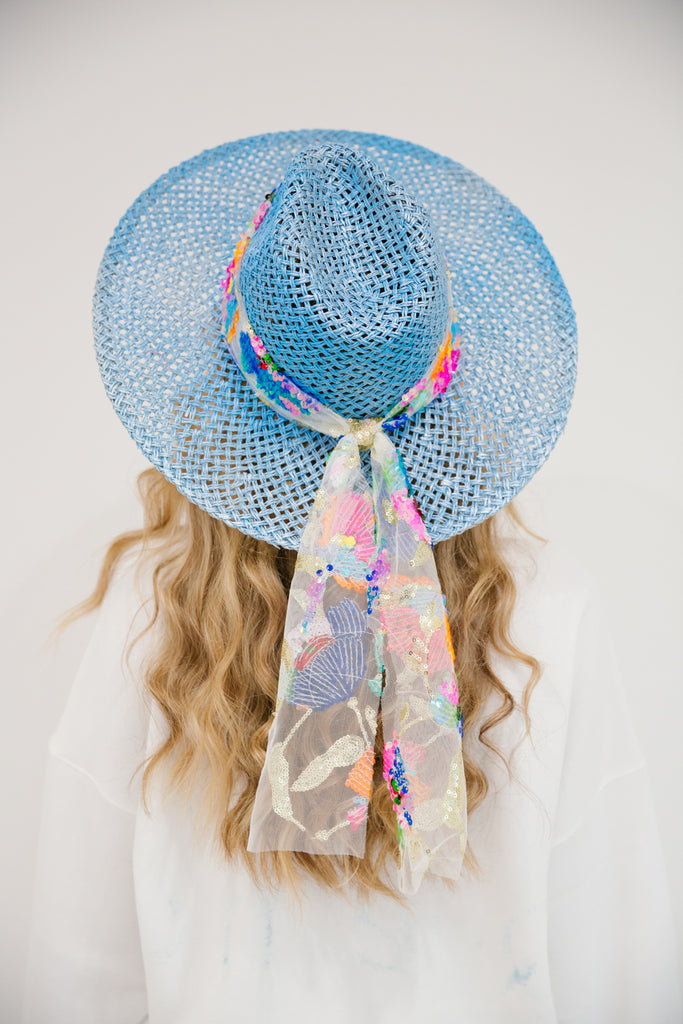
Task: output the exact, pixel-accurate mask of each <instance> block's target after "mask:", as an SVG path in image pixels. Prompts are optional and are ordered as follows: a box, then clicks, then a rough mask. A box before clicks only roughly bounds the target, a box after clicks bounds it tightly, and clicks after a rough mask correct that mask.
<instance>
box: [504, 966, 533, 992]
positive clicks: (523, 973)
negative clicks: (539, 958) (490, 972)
mask: <svg viewBox="0 0 683 1024" xmlns="http://www.w3.org/2000/svg"><path fill="white" fill-rule="evenodd" d="M535 970H536V964H529V966H528V967H525V968H523V969H522V970H520V968H519V967H515V968H514V970H513V971H512V972H511V974H510V977H509V978H508V988H513V987H514V986H516V985H527V984H528V983H529V982H530V981H531V978H532V977H533V974H534V971H535Z"/></svg>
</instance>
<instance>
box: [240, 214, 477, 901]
mask: <svg viewBox="0 0 683 1024" xmlns="http://www.w3.org/2000/svg"><path fill="white" fill-rule="evenodd" d="M271 198H272V196H271V197H268V198H267V199H266V202H265V203H263V204H262V205H261V207H260V208H259V210H258V211H257V214H256V216H255V218H254V222H253V225H252V226H250V229H249V230H248V231H247V232H246V233H245V235H243V236H242V238H241V239H240V242H239V244H238V247H237V250H236V253H235V256H234V257H233V260H232V262H231V264H230V266H229V267H228V272H227V277H226V281H225V282H224V286H225V298H224V303H223V315H224V329H225V338H226V342H227V345H228V348H229V350H230V353H231V355H232V356H233V358H234V360H235V363H236V364H237V366H238V368H239V370H240V372H241V373H242V374H243V376H244V377H245V379H246V381H247V382H248V383H249V384H250V386H251V387H252V388H253V389H254V391H255V392H256V394H257V395H258V396H259V398H260V399H261V400H262V401H263V402H264V403H265V404H266V405H268V406H269V407H270V408H271V409H274V410H275V411H276V412H277V413H279V414H280V415H282V416H285V417H286V418H288V419H292V420H295V421H296V422H297V423H299V424H300V425H302V426H306V427H309V428H311V429H315V430H320V431H322V432H323V433H326V434H329V435H331V436H333V437H337V438H340V440H339V442H338V444H337V445H336V447H335V449H334V450H333V452H332V454H331V455H330V458H329V461H328V463H327V466H326V469H325V473H324V475H323V479H322V482H321V486H320V489H319V491H318V493H317V495H316V498H315V500H314V502H313V505H312V508H311V512H310V514H309V517H308V520H307V523H306V526H305V528H304V532H303V535H302V539H301V544H300V547H299V553H298V558H297V563H296V568H295V572H294V577H293V579H292V584H291V587H290V595H289V603H288V608H287V616H286V622H285V633H284V638H283V643H282V658H281V666H280V676H279V683H278V696H277V703H276V709H275V716H274V719H273V722H272V725H271V728H270V732H269V737H268V748H267V752H266V762H265V766H264V769H263V772H262V774H261V778H260V781H259V785H258V789H257V793H256V797H255V801H254V808H253V813H252V820H251V830H250V835H249V845H248V848H249V850H250V851H251V852H264V851H268V850H298V851H304V852H307V853H314V854H315V853H317V854H327V855H336V854H350V855H353V856H357V857H362V856H363V853H364V849H365V829H366V819H367V809H368V804H369V799H370V795H371V790H372V784H373V775H374V772H375V732H376V723H377V711H378V707H379V703H380V698H381V708H382V725H383V734H384V746H383V756H382V765H381V766H378V768H381V773H382V775H383V777H384V779H385V781H386V783H387V785H388V787H389V791H390V794H391V798H392V802H393V804H394V808H395V811H396V820H397V830H398V840H399V884H400V887H401V889H402V890H403V891H404V892H408V893H410V892H414V891H415V890H416V889H417V888H418V887H419V885H420V882H421V880H422V878H423V877H424V874H425V872H426V871H428V870H431V871H432V872H433V873H435V874H438V875H443V876H446V877H451V878H457V877H458V875H459V873H460V868H461V864H462V858H463V854H464V849H465V842H466V813H465V774H464V767H463V760H462V714H461V710H460V704H459V693H458V681H457V676H456V674H455V670H454V665H453V646H452V643H451V638H450V632H449V627H448V619H447V615H446V611H445V600H444V597H443V595H442V593H441V587H440V584H439V580H438V575H437V571H436V564H435V561H434V555H433V552H432V547H431V543H430V540H429V536H428V534H427V531H426V528H425V525H424V522H423V520H422V517H421V516H420V513H419V511H418V509H417V506H416V504H415V500H414V498H413V495H412V491H411V488H410V485H409V482H408V479H407V476H406V471H405V467H404V465H403V462H402V460H401V457H400V454H399V452H398V451H397V449H396V448H395V447H394V445H393V444H392V442H391V441H390V439H389V437H388V436H387V433H386V431H387V430H389V431H390V430H392V429H395V428H396V427H397V426H398V425H399V424H400V423H402V422H404V421H405V420H407V419H408V418H409V417H411V416H413V415H414V414H415V413H416V412H418V411H419V410H420V409H422V408H424V407H425V406H426V405H427V404H428V403H429V402H431V401H433V400H434V399H435V398H436V397H438V396H439V395H441V394H442V393H443V392H444V391H445V390H446V388H447V387H448V385H449V384H450V381H451V379H452V376H453V373H454V372H455V369H456V366H457V362H458V355H459V342H460V339H459V335H458V334H457V333H456V330H455V319H453V322H452V324H451V326H450V327H449V329H448V331H447V332H446V335H445V337H444V340H443V342H442V344H441V346H440V348H439V352H438V354H437V357H436V359H435V360H434V362H433V364H432V366H431V367H430V369H429V370H428V371H427V373H426V374H425V375H424V377H422V378H421V379H420V380H419V381H418V382H417V384H415V385H414V386H413V387H412V388H410V389H409V391H407V392H406V393H405V394H404V395H403V396H402V397H401V399H400V400H399V401H398V402H397V403H396V404H395V405H394V406H393V407H392V408H391V409H390V410H389V412H388V413H387V414H386V415H385V416H384V417H381V418H379V419H370V418H369V419H365V420H352V419H347V418H346V417H343V416H341V415H339V414H338V413H336V412H335V411H334V410H332V409H329V408H328V407H326V406H325V405H323V404H322V403H321V402H320V401H319V400H318V399H317V398H315V397H313V396H311V395H309V394H307V393H306V392H305V391H304V390H303V389H302V388H301V387H300V386H299V385H298V384H297V383H296V382H295V381H294V380H293V379H292V378H290V377H288V375H287V374H286V373H284V372H283V371H282V370H280V368H279V367H278V366H277V365H276V363H275V362H274V360H273V359H272V358H271V356H270V355H269V353H268V352H267V351H266V349H265V346H264V345H263V342H262V341H261V339H260V338H259V337H258V335H257V334H256V333H255V331H254V330H253V328H252V326H251V324H250V323H249V320H248V317H247V315H246V311H245V309H244V304H243V302H242V297H241V294H240V291H239V264H240V261H241V258H242V256H243V254H244V251H245V250H246V247H247V245H248V244H249V241H250V239H251V237H253V234H254V231H255V230H256V229H257V228H258V225H259V224H260V223H261V222H262V220H263V218H264V217H265V216H266V214H267V212H268V209H269V208H270V199H271ZM361 448H369V450H370V456H371V466H372V487H370V485H369V484H368V481H367V480H366V478H365V475H364V473H363V470H362V467H361V459H360V449H361Z"/></svg>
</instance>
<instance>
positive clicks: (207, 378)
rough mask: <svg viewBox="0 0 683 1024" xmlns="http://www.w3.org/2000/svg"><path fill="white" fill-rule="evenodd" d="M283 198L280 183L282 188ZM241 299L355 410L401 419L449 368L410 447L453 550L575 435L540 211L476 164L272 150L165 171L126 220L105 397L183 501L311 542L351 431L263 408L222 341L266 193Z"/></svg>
mask: <svg viewBox="0 0 683 1024" xmlns="http://www.w3.org/2000/svg"><path fill="white" fill-rule="evenodd" d="M278 186H279V187H278ZM276 187H277V194H276V196H275V199H274V202H273V205H272V208H271V210H270V212H269V215H268V217H267V218H266V219H265V220H264V222H263V224H262V225H261V227H260V228H259V230H258V231H257V232H256V234H255V235H254V238H253V241H252V242H251V244H250V245H249V246H248V248H247V250H246V252H245V255H244V257H243V260H242V265H241V269H240V286H241V291H242V296H243V300H244V305H245V308H246V312H247V314H248V317H249V320H250V321H251V324H252V325H253V327H254V329H255V330H256V331H257V333H258V335H259V337H261V338H262V340H263V342H264V344H265V347H266V349H267V350H268V352H269V353H270V354H271V355H272V356H273V358H274V359H275V361H276V363H277V364H278V365H279V366H280V367H281V368H282V369H283V371H285V372H286V373H287V374H288V375H289V376H290V377H292V378H294V379H295V380H296V382H297V383H298V384H300V385H301V387H302V388H303V389H304V390H305V391H306V392H308V393H310V394H313V395H315V396H316V397H317V398H319V399H320V400H321V401H322V402H323V403H325V405H327V406H329V407H331V408H332V409H334V410H336V411H337V412H339V413H340V414H341V415H343V416H348V417H357V418H363V417H366V416H381V415H382V414H383V413H385V412H386V411H387V410H388V409H389V408H390V407H391V406H393V405H394V404H395V403H396V402H397V401H398V400H399V398H400V397H401V395H402V394H403V393H404V392H405V391H406V389H408V388H410V387H411V385H412V384H414V383H415V382H416V381H418V380H419V378H420V377H421V376H422V375H423V374H424V373H425V370H426V369H427V368H428V367H429V366H430V364H431V363H432V361H433V359H434V356H435V353H436V352H437V350H438V348H439V345H440V343H441V341H442V339H443V336H444V330H445V329H446V327H447V324H448V319H449V304H450V299H449V287H448V275H447V272H446V269H445V267H446V264H445V261H444V259H443V256H444V255H445V257H446V260H447V263H448V267H449V268H450V290H451V292H452V301H453V306H454V308H455V311H456V314H457V322H458V330H459V333H460V336H461V349H462V351H461V358H460V362H459V365H458V368H457V372H456V373H455V375H454V378H453V380H452V382H451V384H450V386H449V388H448V390H447V391H446V393H445V394H443V395H442V396H441V397H440V398H438V399H437V400H435V401H434V402H432V403H431V404H430V405H428V406H427V407H426V408H425V409H423V410H422V411H421V412H419V413H418V414H416V415H415V416H414V417H413V418H412V419H409V420H407V421H406V422H405V423H402V424H400V425H399V426H398V427H397V428H396V430H395V431H394V433H393V434H392V440H393V442H394V443H395V444H396V446H397V448H398V449H399V451H400V453H401V455H402V457H403V461H404V463H405V467H406V471H407V474H408V477H409V479H410V481H411V483H412V485H413V488H414V493H415V497H416V500H417V504H418V506H419V508H420V510H421V512H422V516H423V518H424V521H425V524H426V526H427V530H428V532H429V535H430V536H431V539H432V541H433V542H436V541H439V540H443V539H445V538H447V537H450V536H453V535H454V534H456V533H460V532H462V531H463V530H465V529H467V528H469V527H471V526H473V525H474V524H476V523H478V522H481V521H482V520H484V519H486V518H487V517H488V516H490V515H492V514H493V513H494V512H496V511H497V510H498V509H500V508H501V507H502V506H503V505H505V504H507V503H508V502H509V501H510V500H511V499H512V498H513V497H514V496H515V495H516V494H517V493H518V492H519V491H520V490H521V488H522V487H523V486H524V485H525V484H526V483H527V482H528V481H529V479H530V478H531V476H532V475H533V474H534V473H535V472H536V470H537V469H538V468H539V467H540V466H541V465H542V463H543V462H544V460H545V459H546V457H547V456H548V454H549V452H550V451H551V449H552V447H553V445H554V444H555V442H556V441H557V438H558V436H559V434H560V432H561V430H562V428H563V426H564V423H565V420H566V417H567V413H568V410H569V404H570V401H571V397H572V393H573V389H574V382H575V377H576V325H575V319H574V314H573V311H572V307H571V303H570V300H569V296H568V294H567V291H566V289H565V286H564V284H563V281H562V279H561V277H560V274H559V272H558V270H557V268H556V266H555V264H554V262H553V260H552V258H551V256H550V254H549V253H548V251H547V249H546V247H545V245H544V244H543V241H542V239H541V237H540V236H539V234H538V233H537V231H536V230H535V229H534V227H533V226H532V225H531V223H530V222H529V221H528V220H527V219H526V218H525V217H524V215H523V214H522V213H521V212H520V211H519V210H518V209H517V208H516V207H515V206H514V205H513V204H512V203H511V202H510V201H509V200H507V199H506V198H505V197H504V196H502V195H501V194H500V193H499V192H498V191H496V189H494V188H493V187H492V186H491V185H489V184H488V183H487V182H486V181H484V180H483V179H482V178H480V177H479V176H478V175H476V174H474V173H473V172H472V171H469V170H467V169H466V168H464V167H463V166H462V165H461V164H458V163H456V162H455V161H453V160H450V159H448V158H446V157H443V156H439V155H438V154H436V153H433V152H432V151H430V150H427V149H424V148H422V147H420V146H415V145H412V144H411V143H408V142H402V141H399V140H396V139H391V138H386V137H383V136H378V135H368V134H364V133H359V132H345V131H297V132H282V133H275V134H271V135H261V136H255V137H253V138H248V139H242V140H240V141H238V142H233V143H228V144H226V145H224V146H219V147H218V148H216V149H213V150H209V151H207V152H205V153H201V154H200V155H199V156H197V157H194V158H193V159H191V160H188V161H186V162H185V163H182V164H180V165H179V166H178V167H176V168H174V169H172V170H171V171H169V172H168V173H167V174H164V175H163V176H162V177H161V178H159V179H158V180H157V181H156V182H155V183H154V184H153V185H152V186H151V187H150V188H148V189H147V190H146V191H145V192H143V193H142V195H141V196H140V197H139V198H138V199H137V200H136V201H135V202H134V203H133V205H132V206H131V207H130V209H129V210H128V211H127V213H126V214H125V215H124V217H123V218H122V220H121V222H120V223H119V225H118V227H117V229H116V231H115V233H114V235H113V237H112V239H111V241H110V242H109V245H108V247H107V250H106V252H105V254H104V258H103V260H102V263H101V266H100V270H99V274H98V278H97V285H96V291H95V299H94V332H95V344H96V351H97V358H98V362H99V366H100V370H101V373H102V377H103V380H104V384H105V388H106V390H107V393H108V395H109V397H110V399H111V401H112V403H113V405H114V408H115V409H116V411H117V413H118V415H119V417H120V418H121V420H122V422H123V424H124V426H125V427H126V428H127V430H128V431H129V432H130V434H131V435H132V437H133V438H134V440H135V441H136V443H137V444H138V446H139V447H140V448H141V450H142V451H143V453H144V454H145V455H146V456H147V458H148V459H149V460H150V462H152V463H153V464H154V465H155V466H156V467H157V468H158V469H159V470H160V471H161V472H162V473H163V474H164V476H165V477H166V478H167V479H168V480H170V481H171V482H172V483H173V484H175V486H176V487H177V488H178V490H179V491H180V492H181V493H182V494H184V495H186V496H187V497H188V498H189V499H190V501H192V502H194V503H195V504H196V505H198V506H200V507H201V508H203V509H205V510H206V511H207V512H208V513H209V514H210V515H212V516H214V517H215V518H217V519H221V520H224V521H225V522H227V523H229V524H230V525H232V526H236V527H238V528H239V529H240V530H242V531H243V532H244V533H247V534H250V535H251V536H254V537H257V538H260V539H263V540H266V541H269V542H270V543H272V544H277V545H280V546H283V547H288V548H298V547H299V542H300V538H301V534H302V531H303V528H304V525H305V522H306V519H307V516H308V513H309V510H310V506H311V503H312V501H313V499H314V496H315V493H316V490H317V488H318V486H319V485H320V480H321V478H322V475H323V471H324V466H325V462H326V459H327V457H328V455H329V453H330V451H331V450H332V449H333V448H334V446H335V441H334V439H333V438H331V437H329V436H327V435H325V434H322V433H317V432H316V431H313V430H306V429H302V427H301V426H299V425H298V424H297V423H295V422H292V421H290V420H287V419H285V418H283V417H282V416H279V415H278V414H277V412H275V411H273V410H272V409H271V408H269V407H268V406H267V405H265V404H264V403H263V402H261V401H260V400H259V398H258V397H257V395H256V394H255V393H254V391H253V390H252V389H251V388H250V387H249V386H248V384H247V383H246V382H245V380H244V378H243V376H242V373H241V372H240V370H239V369H238V368H237V366H236V365H235V363H234V362H233V360H232V359H231V358H230V355H229V353H228V350H227V348H226V344H225V339H224V337H223V335H222V324H221V311H220V301H221V296H222V289H221V280H222V279H223V278H224V277H225V268H226V266H227V264H228V263H229V262H230V260H231V258H232V256H233V253H234V252H235V248H236V246H237V244H238V242H239V240H240V236H241V235H242V234H243V233H244V231H245V230H246V228H247V227H248V225H249V224H250V222H251V221H252V219H253V217H254V213H255V211H256V210H257V208H258V207H259V205H260V204H261V202H262V201H263V199H264V196H265V195H266V194H268V193H270V192H271V191H272V190H273V189H274V188H276Z"/></svg>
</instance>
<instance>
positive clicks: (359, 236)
mask: <svg viewBox="0 0 683 1024" xmlns="http://www.w3.org/2000/svg"><path fill="white" fill-rule="evenodd" d="M240 289H241V292H242V296H243V299H244V305H245V309H246V312H247V315H248V317H249V319H250V321H251V324H252V326H253V328H254V330H255V331H256V333H257V334H258V335H259V337H260V338H261V340H262V341H263V343H264V345H265V346H266V348H267V349H268V351H269V352H270V354H271V355H272V357H273V359H274V360H275V362H276V363H277V364H278V365H279V366H280V367H281V368H282V369H283V370H284V371H286V373H287V374H289V375H290V376H291V377H293V378H294V379H295V380H296V381H297V382H298V383H299V384H300V386H301V387H302V388H304V390H306V391H308V392H309V393H311V394H314V395H315V396H316V397H318V398H319V399H320V400H321V401H322V402H323V403H324V404H325V405H328V406H329V407H330V408H332V409H334V410H335V411H336V412H338V413H340V414H341V415H343V416H353V417H359V418H360V417H364V416H380V415H382V414H383V413H385V412H387V411H388V410H389V408H391V406H392V405H393V404H394V403H395V402H396V401H397V400H398V399H399V398H400V396H401V395H402V394H403V393H404V392H405V391H406V390H407V389H408V388H410V387H411V386H412V385H413V384H414V383H415V382H416V381H417V380H418V379H419V378H420V377H421V376H422V375H423V374H424V372H425V370H426V369H427V368H428V367H429V365H430V364H431V363H432V361H433V359H434V358H435V356H436V353H437V351H438V348H439V345H440V344H441V342H442V340H443V336H444V333H445V331H446V329H447V327H448V324H449V320H450V309H449V289H448V277H447V268H446V262H445V257H444V255H443V252H442V250H441V248H440V247H439V245H438V243H437V241H436V239H435V237H434V234H433V232H432V229H431V226H430V224H429V219H428V216H427V214H426V212H425V210H424V209H423V208H422V207H420V206H419V205H418V203H417V202H416V200H415V199H414V198H413V197H412V196H411V195H410V194H409V193H408V192H407V191H406V190H405V189H404V188H403V187H401V186H400V185H398V184H396V183H395V182H393V181H392V180H391V179H390V178H388V177H387V176H386V175H385V174H384V172H382V171H381V170H380V169H379V168H378V167H377V166H376V165H375V164H374V163H373V162H372V161H371V160H370V159H369V158H368V157H366V156H362V155H361V154H360V153H359V152H358V151H357V150H355V149H351V148H349V147H347V146H343V145H329V144H328V145H322V146H315V147H311V148H309V149H306V150H304V151H303V152H302V153H300V154H299V155H298V157H297V158H296V159H295V160H294V161H293V162H292V163H291V164H290V165H289V168H288V169H287V172H286V174H285V177H284V180H283V182H282V185H281V186H280V187H279V189H278V191H277V195H276V197H275V200H274V202H273V205H272V207H271V210H270V211H269V213H268V215H267V216H266V218H265V220H264V221H263V223H262V224H261V226H260V227H259V229H258V231H257V232H256V234H255V235H254V238H253V240H252V242H251V244H250V245H249V247H248V248H247V250H246V252H245V255H244V257H243V260H242V264H241V267H240Z"/></svg>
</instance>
